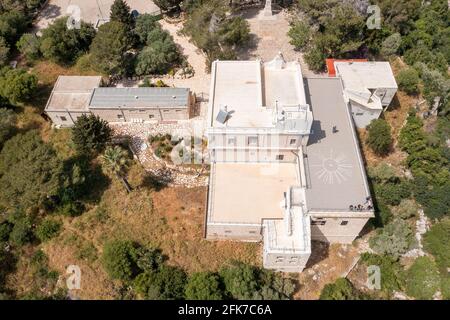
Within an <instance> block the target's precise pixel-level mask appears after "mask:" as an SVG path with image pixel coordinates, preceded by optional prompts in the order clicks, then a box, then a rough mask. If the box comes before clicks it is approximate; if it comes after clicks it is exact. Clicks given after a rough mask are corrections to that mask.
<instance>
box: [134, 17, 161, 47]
mask: <svg viewBox="0 0 450 320" xmlns="http://www.w3.org/2000/svg"><path fill="white" fill-rule="evenodd" d="M155 28H160V26H159V23H158V18H157V17H155V16H153V15H151V14H148V13H145V14H141V15H139V16H138V17H137V19H136V27H135V29H134V33H135V34H136V35H137V37H138V39H139V41H140V43H141V44H142V45H144V44H146V43H147V38H148V35H149V34H150V32H152V31H153V29H155Z"/></svg>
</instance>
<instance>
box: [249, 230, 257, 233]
mask: <svg viewBox="0 0 450 320" xmlns="http://www.w3.org/2000/svg"><path fill="white" fill-rule="evenodd" d="M248 233H250V234H255V233H256V231H254V230H253V231H249V232H248Z"/></svg>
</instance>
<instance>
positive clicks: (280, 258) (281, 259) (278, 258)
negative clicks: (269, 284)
mask: <svg viewBox="0 0 450 320" xmlns="http://www.w3.org/2000/svg"><path fill="white" fill-rule="evenodd" d="M283 260H284V258H283V257H277V258H276V260H275V262H276V263H281V262H283Z"/></svg>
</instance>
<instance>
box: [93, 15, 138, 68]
mask: <svg viewBox="0 0 450 320" xmlns="http://www.w3.org/2000/svg"><path fill="white" fill-rule="evenodd" d="M129 48H130V39H129V37H128V32H127V28H126V26H125V25H124V24H123V23H120V22H116V21H111V22H108V23H105V24H103V25H101V26H100V27H99V28H98V32H97V35H96V36H95V38H94V40H93V41H92V44H91V51H90V52H91V60H92V65H93V66H95V68H96V70H97V71H99V72H103V73H104V74H108V75H123V74H124V73H125V72H126V63H125V59H124V56H125V53H126V51H127V50H128V49H129Z"/></svg>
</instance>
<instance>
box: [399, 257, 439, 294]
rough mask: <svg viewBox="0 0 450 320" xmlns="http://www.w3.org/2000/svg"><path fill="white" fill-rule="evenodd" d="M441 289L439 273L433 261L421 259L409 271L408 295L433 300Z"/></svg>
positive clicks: (426, 258) (425, 258)
mask: <svg viewBox="0 0 450 320" xmlns="http://www.w3.org/2000/svg"><path fill="white" fill-rule="evenodd" d="M439 287H440V278H439V271H438V269H437V267H436V264H435V263H434V261H433V260H431V259H430V258H428V257H419V258H417V259H416V261H414V263H413V264H412V266H411V267H410V268H409V269H408V271H407V278H406V293H407V294H408V295H409V296H411V297H414V298H416V299H422V300H424V299H427V300H430V299H432V298H433V295H434V294H435V293H436V291H438V290H439Z"/></svg>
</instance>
